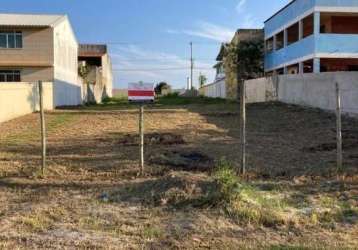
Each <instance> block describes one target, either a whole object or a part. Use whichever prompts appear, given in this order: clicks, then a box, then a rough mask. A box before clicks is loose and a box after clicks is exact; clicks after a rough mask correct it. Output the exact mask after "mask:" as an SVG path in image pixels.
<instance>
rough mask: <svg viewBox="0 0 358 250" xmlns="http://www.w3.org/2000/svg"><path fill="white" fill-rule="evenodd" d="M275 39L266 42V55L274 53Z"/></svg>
mask: <svg viewBox="0 0 358 250" xmlns="http://www.w3.org/2000/svg"><path fill="white" fill-rule="evenodd" d="M273 41H274V39H273V37H271V38H269V39H267V40H266V53H270V52H273Z"/></svg>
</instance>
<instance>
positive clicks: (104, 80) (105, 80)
mask: <svg viewBox="0 0 358 250" xmlns="http://www.w3.org/2000/svg"><path fill="white" fill-rule="evenodd" d="M78 61H79V63H80V65H84V66H85V67H86V69H87V71H88V72H87V74H86V76H85V77H84V79H82V82H83V99H84V100H85V101H86V102H89V103H91V102H96V103H100V102H102V100H103V99H104V98H106V97H112V86H113V83H112V82H113V76H112V63H111V59H110V57H109V55H108V51H107V46H106V45H103V44H102V45H98V44H81V45H80V46H79V53H78Z"/></svg>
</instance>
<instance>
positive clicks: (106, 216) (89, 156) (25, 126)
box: [0, 103, 358, 249]
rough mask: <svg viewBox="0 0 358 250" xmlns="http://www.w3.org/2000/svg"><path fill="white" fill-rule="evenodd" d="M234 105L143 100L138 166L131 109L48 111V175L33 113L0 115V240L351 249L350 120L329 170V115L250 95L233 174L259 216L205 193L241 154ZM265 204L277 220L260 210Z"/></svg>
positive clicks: (356, 192)
mask: <svg viewBox="0 0 358 250" xmlns="http://www.w3.org/2000/svg"><path fill="white" fill-rule="evenodd" d="M235 110H236V104H227V105H221V106H220V107H219V108H218V106H216V105H215V104H212V105H210V104H205V105H185V106H181V107H174V106H168V107H167V108H166V109H164V108H163V107H161V109H158V108H156V107H153V108H149V110H147V112H146V114H145V129H146V133H147V136H146V150H145V156H146V161H147V170H146V176H144V177H137V174H138V172H139V168H138V154H139V149H138V146H137V143H138V137H137V130H138V114H137V113H136V110H133V109H130V110H121V107H113V109H112V108H103V109H99V108H96V109H94V110H91V109H85V110H81V109H79V110H66V111H56V112H52V113H48V114H47V117H46V118H47V127H48V155H49V156H48V161H47V164H48V167H47V169H46V175H45V177H42V176H41V174H40V172H39V168H40V150H41V147H40V137H39V120H38V114H32V115H28V116H25V117H22V118H19V119H16V120H13V121H10V122H7V123H3V124H0V249H2V248H3V249H14V248H20V249H39V248H40V249H41V248H43V249H48V248H59V249H63V248H68V249H74V248H96V249H97V248H98V249H101V248H112V249H142V248H144V249H168V248H169V249H323V248H325V249H349V248H351V249H356V248H358V240H357V239H358V223H357V221H358V217H357V216H358V213H357V209H356V208H357V205H358V204H357V202H358V175H357V174H358V126H357V125H358V122H357V121H356V120H354V119H349V118H345V119H344V122H343V129H344V131H343V137H344V170H343V172H342V173H340V174H339V178H338V179H337V175H336V173H335V144H334V143H335V117H334V116H333V115H331V114H329V113H324V112H321V111H318V110H307V109H302V108H299V107H296V106H287V105H283V104H275V103H269V104H260V105H251V106H249V108H248V118H247V119H248V125H247V127H248V132H247V134H248V135H247V136H248V149H247V151H248V168H249V174H248V177H247V179H245V180H242V182H243V183H245V185H249V186H250V188H249V189H247V190H246V189H245V190H246V191H245V192H246V193H243V194H246V196H245V197H246V198H245V202H246V203H245V204H246V205H245V208H246V209H247V207H249V205H250V204H251V205H253V206H254V207H255V209H256V210H254V211H264V212H262V214H260V216H261V217H260V218H259V219H257V218H258V215H257V213H255V214H254V213H251V212H252V210H249V209H250V207H249V209H247V210H245V212H243V210H242V205H243V204H239V205H237V206H238V208H237V209H238V210H239V211H241V213H238V214H239V215H240V216H233V214H232V213H231V210H229V209H227V208H226V207H223V206H221V205H220V204H218V205H213V204H212V203H210V202H207V200H208V197H209V196H208V194H209V193H210V191H211V190H213V189H215V187H216V186H215V183H214V182H213V176H212V172H213V169H214V168H215V166H216V165H217V164H218V162H219V161H220V160H221V161H222V159H223V158H225V159H226V161H227V162H230V163H231V164H233V165H234V166H237V163H238V162H239V160H240V159H239V149H240V148H239V138H238V134H239V130H238V129H239V127H238V117H237V115H236V113H235ZM259 197H262V198H259ZM209 204H210V205H209ZM247 204H249V205H247ZM273 204H275V205H273ZM240 209H241V210H240ZM258 209H259V210H258ZM269 209H271V210H269ZM273 212H274V213H275V215H276V213H279V216H280V217H279V219H277V220H275V221H268V220H267V218H265V216H267V214H271V213H273Z"/></svg>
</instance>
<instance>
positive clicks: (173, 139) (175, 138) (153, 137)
mask: <svg viewBox="0 0 358 250" xmlns="http://www.w3.org/2000/svg"><path fill="white" fill-rule="evenodd" d="M118 143H119V144H121V145H127V146H133V145H138V144H139V135H137V134H125V135H123V136H121V137H120V138H119V140H118ZM144 143H145V144H146V145H180V144H185V141H184V138H183V136H182V135H178V134H173V133H150V134H145V135H144Z"/></svg>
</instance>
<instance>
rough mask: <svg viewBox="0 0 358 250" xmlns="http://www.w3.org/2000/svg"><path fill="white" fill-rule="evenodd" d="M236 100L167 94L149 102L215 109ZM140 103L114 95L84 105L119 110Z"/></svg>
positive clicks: (136, 105) (224, 106) (161, 106)
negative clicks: (97, 102)
mask: <svg viewBox="0 0 358 250" xmlns="http://www.w3.org/2000/svg"><path fill="white" fill-rule="evenodd" d="M235 104H236V103H235V101H229V100H225V99H221V98H208V97H203V96H200V97H181V96H178V95H175V94H173V95H167V96H163V97H159V98H156V100H155V102H154V103H149V104H147V105H148V107H150V108H158V109H160V108H176V107H181V108H186V107H188V106H192V107H195V106H197V107H200V106H202V105H209V106H211V107H213V108H214V109H215V110H217V109H227V108H228V106H230V105H232V106H234V105H235ZM137 107H138V104H136V103H131V102H129V101H128V99H127V98H123V97H113V98H107V99H106V100H104V101H103V103H101V104H95V105H88V106H86V107H84V109H86V110H117V109H135V108H137Z"/></svg>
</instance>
